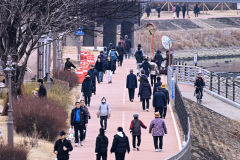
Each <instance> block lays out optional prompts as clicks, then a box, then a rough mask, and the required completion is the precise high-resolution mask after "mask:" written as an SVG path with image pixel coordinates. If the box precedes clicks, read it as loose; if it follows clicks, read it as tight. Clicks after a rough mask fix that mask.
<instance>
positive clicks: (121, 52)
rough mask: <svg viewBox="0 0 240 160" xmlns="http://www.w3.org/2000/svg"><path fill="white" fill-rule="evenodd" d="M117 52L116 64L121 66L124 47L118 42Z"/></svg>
mask: <svg viewBox="0 0 240 160" xmlns="http://www.w3.org/2000/svg"><path fill="white" fill-rule="evenodd" d="M116 50H117V52H118V62H119V65H120V66H122V63H123V55H124V52H125V51H124V47H123V46H122V43H121V42H118V46H117V48H116Z"/></svg>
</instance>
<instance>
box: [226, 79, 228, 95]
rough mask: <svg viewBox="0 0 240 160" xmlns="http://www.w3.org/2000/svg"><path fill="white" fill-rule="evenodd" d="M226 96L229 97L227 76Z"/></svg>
mask: <svg viewBox="0 0 240 160" xmlns="http://www.w3.org/2000/svg"><path fill="white" fill-rule="evenodd" d="M226 98H228V77H226Z"/></svg>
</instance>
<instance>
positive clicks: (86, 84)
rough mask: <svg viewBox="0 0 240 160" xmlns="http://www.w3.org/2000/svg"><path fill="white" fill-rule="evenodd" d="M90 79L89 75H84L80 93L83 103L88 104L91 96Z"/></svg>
mask: <svg viewBox="0 0 240 160" xmlns="http://www.w3.org/2000/svg"><path fill="white" fill-rule="evenodd" d="M92 89H93V86H92V81H91V79H90V75H88V74H87V75H86V78H85V79H84V80H83V83H82V89H81V90H82V95H83V96H84V100H85V105H86V106H90V103H91V97H92Z"/></svg>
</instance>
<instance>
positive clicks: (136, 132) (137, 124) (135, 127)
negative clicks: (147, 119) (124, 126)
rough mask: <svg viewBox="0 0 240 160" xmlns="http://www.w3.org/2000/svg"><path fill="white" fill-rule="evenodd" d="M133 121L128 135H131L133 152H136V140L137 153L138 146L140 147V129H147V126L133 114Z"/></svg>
mask: <svg viewBox="0 0 240 160" xmlns="http://www.w3.org/2000/svg"><path fill="white" fill-rule="evenodd" d="M133 118H134V119H133V120H132V122H131V124H130V128H129V129H130V133H132V145H133V150H136V138H137V140H138V142H137V151H139V150H140V145H141V127H142V128H144V129H147V126H145V125H144V124H143V122H142V121H141V120H139V115H138V114H134V115H133Z"/></svg>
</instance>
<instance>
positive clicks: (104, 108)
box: [97, 97, 111, 130]
mask: <svg viewBox="0 0 240 160" xmlns="http://www.w3.org/2000/svg"><path fill="white" fill-rule="evenodd" d="M110 115H111V110H110V106H109V104H108V103H107V100H106V98H105V97H103V98H102V100H101V103H100V105H99V111H98V113H97V116H98V117H100V125H101V127H102V128H103V129H104V130H106V129H107V119H108V118H110Z"/></svg>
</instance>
